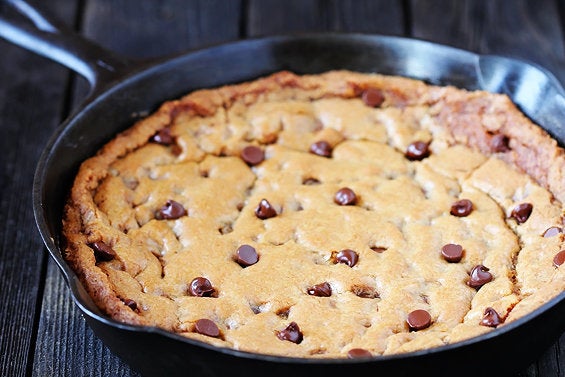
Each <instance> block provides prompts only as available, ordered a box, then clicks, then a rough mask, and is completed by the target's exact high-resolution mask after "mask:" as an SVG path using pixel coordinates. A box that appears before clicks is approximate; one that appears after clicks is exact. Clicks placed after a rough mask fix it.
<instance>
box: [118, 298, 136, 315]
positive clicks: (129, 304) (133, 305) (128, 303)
mask: <svg viewBox="0 0 565 377" xmlns="http://www.w3.org/2000/svg"><path fill="white" fill-rule="evenodd" d="M122 302H123V303H124V305H125V306H127V307H128V308H130V309H131V310H133V311H134V312H135V311H137V302H135V301H134V300H132V299H130V298H123V299H122Z"/></svg>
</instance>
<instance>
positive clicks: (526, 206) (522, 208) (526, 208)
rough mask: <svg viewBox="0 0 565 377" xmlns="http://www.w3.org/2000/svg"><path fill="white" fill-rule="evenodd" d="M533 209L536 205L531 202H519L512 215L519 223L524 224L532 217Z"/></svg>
mask: <svg viewBox="0 0 565 377" xmlns="http://www.w3.org/2000/svg"><path fill="white" fill-rule="evenodd" d="M533 209H534V206H532V205H531V204H530V203H521V204H518V205H517V206H516V207H514V209H513V210H512V213H510V217H512V218H514V219H516V222H518V224H523V223H525V222H526V220H528V219H529V218H530V215H531V214H532V210H533Z"/></svg>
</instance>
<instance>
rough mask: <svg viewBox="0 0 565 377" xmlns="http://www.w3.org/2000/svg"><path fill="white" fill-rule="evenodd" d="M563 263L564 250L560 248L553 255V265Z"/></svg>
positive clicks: (556, 265) (564, 260) (557, 265)
mask: <svg viewBox="0 0 565 377" xmlns="http://www.w3.org/2000/svg"><path fill="white" fill-rule="evenodd" d="M563 263H565V250H561V251H560V252H558V253H557V254H555V257H554V258H553V265H554V266H555V267H559V266H561V265H562V264H563Z"/></svg>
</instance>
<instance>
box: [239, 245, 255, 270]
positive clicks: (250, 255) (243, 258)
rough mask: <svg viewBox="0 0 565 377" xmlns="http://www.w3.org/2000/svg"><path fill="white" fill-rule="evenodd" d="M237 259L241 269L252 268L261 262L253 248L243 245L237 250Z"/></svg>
mask: <svg viewBox="0 0 565 377" xmlns="http://www.w3.org/2000/svg"><path fill="white" fill-rule="evenodd" d="M236 253H237V259H236V262H237V263H239V265H240V266H241V267H247V266H251V265H253V264H255V263H257V262H258V261H259V255H257V251H256V250H255V248H254V247H253V246H250V245H241V246H240V247H238V248H237V252H236Z"/></svg>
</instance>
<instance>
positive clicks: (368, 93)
mask: <svg viewBox="0 0 565 377" xmlns="http://www.w3.org/2000/svg"><path fill="white" fill-rule="evenodd" d="M361 100H363V102H364V103H365V105H367V106H370V107H379V106H381V105H382V104H383V102H384V100H385V96H384V95H383V92H382V91H380V90H379V89H377V88H367V89H365V90H364V91H363V93H361Z"/></svg>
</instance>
